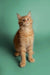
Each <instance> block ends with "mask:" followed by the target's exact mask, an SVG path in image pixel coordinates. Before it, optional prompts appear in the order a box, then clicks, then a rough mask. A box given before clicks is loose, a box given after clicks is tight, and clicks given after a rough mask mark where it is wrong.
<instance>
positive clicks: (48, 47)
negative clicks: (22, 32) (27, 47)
mask: <svg viewBox="0 0 50 75" xmlns="http://www.w3.org/2000/svg"><path fill="white" fill-rule="evenodd" d="M29 11H31V16H32V19H33V29H34V34H35V35H34V46H33V50H34V52H35V53H34V55H33V57H34V58H35V63H29V62H28V60H27V57H26V66H25V67H24V68H20V67H19V63H20V61H21V58H20V56H19V57H14V56H13V53H14V50H15V49H14V45H13V38H14V35H15V34H16V32H17V30H18V29H19V25H18V19H17V15H16V13H19V14H20V15H21V16H24V15H27V14H28V12H29ZM0 75H50V0H0Z"/></svg>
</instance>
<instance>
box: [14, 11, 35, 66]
mask: <svg viewBox="0 0 50 75" xmlns="http://www.w3.org/2000/svg"><path fill="white" fill-rule="evenodd" d="M17 17H18V21H19V22H18V23H19V27H20V28H19V30H18V32H17V33H16V35H15V37H14V46H15V49H16V52H15V56H19V55H20V56H21V63H20V67H24V66H25V65H26V52H27V53H28V60H29V61H30V62H34V59H33V57H32V55H33V41H34V33H33V29H32V18H31V12H29V13H28V15H27V16H20V15H19V14H17Z"/></svg>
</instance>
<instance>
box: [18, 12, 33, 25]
mask: <svg viewBox="0 0 50 75" xmlns="http://www.w3.org/2000/svg"><path fill="white" fill-rule="evenodd" d="M17 17H18V23H19V26H30V25H32V18H31V12H29V13H28V15H27V16H20V15H19V14H17Z"/></svg>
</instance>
